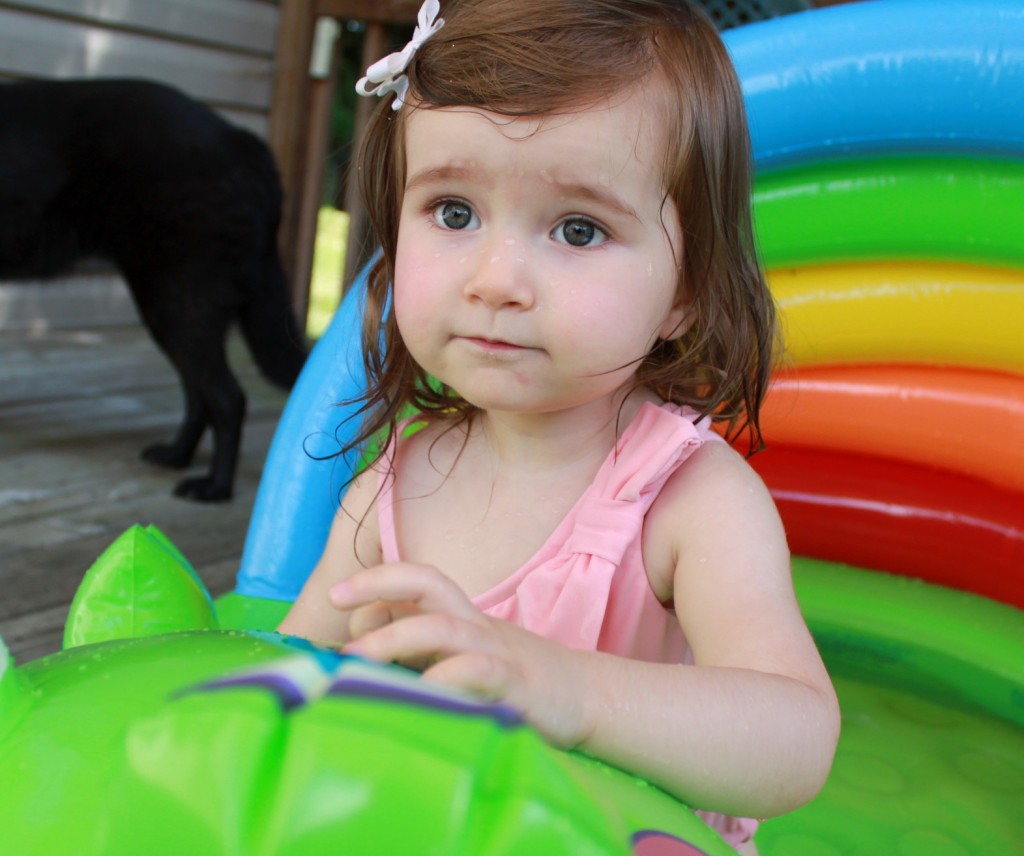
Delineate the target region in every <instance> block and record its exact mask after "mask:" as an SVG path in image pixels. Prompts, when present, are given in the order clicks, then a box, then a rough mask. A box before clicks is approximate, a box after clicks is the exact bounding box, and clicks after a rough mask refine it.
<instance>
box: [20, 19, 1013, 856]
mask: <svg viewBox="0 0 1024 856" xmlns="http://www.w3.org/2000/svg"><path fill="white" fill-rule="evenodd" d="M726 40H727V43H728V45H729V48H730V50H731V52H732V54H733V57H734V60H735V62H736V66H737V69H738V71H739V74H740V77H741V80H742V82H743V86H744V94H745V97H746V100H747V105H748V112H749V115H750V121H751V129H752V136H753V140H754V148H755V157H756V160H757V165H758V176H757V185H756V193H755V201H754V213H755V222H756V225H757V233H758V240H759V244H760V251H761V254H762V258H763V260H764V263H765V265H766V267H767V270H768V275H769V281H770V284H771V286H772V289H773V291H774V293H775V294H776V297H777V299H778V301H779V303H780V306H781V309H782V315H783V325H784V330H785V337H786V343H787V355H786V364H785V366H784V367H783V368H782V369H781V370H780V372H779V374H778V376H777V377H776V379H775V382H774V384H773V388H772V390H771V392H770V393H769V399H768V402H767V404H766V407H765V413H764V422H763V427H764V430H765V435H766V438H767V441H768V450H767V451H765V452H762V453H760V454H758V455H755V456H754V457H753V458H752V463H753V464H754V466H755V468H757V469H758V470H759V472H761V474H762V476H763V478H764V479H765V481H766V483H767V484H768V486H769V488H770V490H771V491H772V493H773V495H774V496H775V498H776V501H777V503H778V505H779V508H780V510H781V513H782V515H783V518H784V522H785V523H786V527H787V532H788V534H789V537H790V542H791V546H792V548H793V551H794V553H795V554H797V558H795V559H794V577H795V581H796V585H797V593H798V596H799V598H800V601H801V605H802V607H803V609H804V612H805V614H806V616H807V620H808V624H809V625H810V627H811V630H812V632H813V633H814V635H815V638H816V640H817V642H818V645H819V647H820V648H821V650H822V653H823V656H824V658H825V660H826V664H827V665H828V667H829V669H830V672H831V674H832V676H833V678H834V681H835V684H836V687H837V691H838V694H839V698H840V703H841V706H842V710H843V734H842V738H841V741H840V745H839V750H838V753H837V757H836V762H835V767H834V770H833V774H832V776H831V777H830V779H829V782H828V783H827V785H826V787H825V789H824V790H823V791H822V793H821V795H820V796H819V797H818V798H817V799H815V800H814V801H813V802H812V803H811V804H810V805H808V806H806V807H805V808H803V809H801V810H799V811H797V812H794V813H792V814H790V815H787V816H785V817H782V818H777V819H773V820H771V821H768V822H766V823H764V824H763V825H762V827H761V829H760V830H759V832H758V835H757V839H756V841H757V845H758V848H759V850H760V852H761V853H762V854H766V856H772V854H814V856H818V854H825V856H827V854H856V853H863V854H876V853H901V854H918V853H919V854H925V853H927V854H950V856H952V854H965V853H1011V852H1019V848H1020V842H1021V841H1024V819H1022V815H1021V812H1020V805H1021V804H1022V803H1024V728H1022V725H1024V613H1022V612H1021V607H1022V606H1024V458H1022V457H1021V449H1022V448H1024V409H1022V401H1024V337H1022V336H1021V335H1020V331H1021V329H1022V322H1024V250H1022V247H1024V244H1022V243H1021V241H1020V238H1019V235H1020V234H1022V233H1024V229H1022V226H1024V223H1022V222H1021V219H1022V212H1024V204H1022V203H1024V7H1021V4H1020V3H1018V2H1009V0H1002V1H1000V0H979V2H973V3H970V4H964V3H959V2H955V0H947V2H930V0H887V2H862V3H855V4H850V5H844V6H838V7H833V8H829V9H822V10H815V11H812V12H806V13H801V14H797V15H792V16H789V17H785V18H778V19H773V20H771V21H768V22H764V23H760V24H755V25H751V26H748V27H744V28H740V29H737V30H733V31H729V32H728V33H726ZM360 297H361V292H360V288H359V287H355V288H353V289H352V290H351V292H350V293H349V294H348V296H347V297H346V299H345V301H344V302H343V304H342V307H341V308H340V310H339V312H338V314H337V316H336V318H335V320H334V321H333V323H332V325H331V327H330V328H329V330H328V331H327V333H326V334H325V336H324V338H323V339H322V340H321V341H320V342H319V344H318V345H317V347H316V349H315V350H314V352H313V354H312V356H311V358H310V360H309V363H308V364H307V367H306V370H305V371H304V373H303V375H302V377H301V378H300V381H299V384H298V385H297V386H296V388H295V390H294V391H293V393H292V396H291V398H290V400H289V403H288V406H287V408H286V410H285V412H284V414H283V416H282V419H281V422H280V425H279V428H278V432H277V435H276V437H275V440H274V444H273V446H272V449H271V452H270V455H269V457H268V461H267V465H266V468H265V472H264V477H263V480H262V482H261V486H260V492H259V495H258V498H257V503H256V506H255V508H254V512H253V517H252V522H251V525H250V530H249V534H248V537H247V541H246V545H245V553H244V556H243V560H242V566H241V568H240V571H239V575H238V582H237V586H236V589H235V591H233V592H232V593H230V594H229V595H226V596H224V597H222V598H219V599H218V600H217V602H216V603H213V602H211V601H210V599H209V597H208V595H207V594H206V592H205V590H204V589H203V587H202V584H201V582H200V581H199V578H198V576H197V575H196V574H195V572H194V570H192V569H191V568H190V566H189V565H188V562H187V560H185V558H184V557H182V556H180V554H178V553H177V551H176V550H174V548H173V546H172V545H170V544H169V543H168V542H167V541H166V539H164V538H163V537H162V536H160V534H159V533H158V532H157V531H155V530H153V529H141V528H135V529H132V530H129V532H127V533H126V534H125V536H123V537H122V538H121V539H119V540H118V542H116V543H115V544H114V545H112V546H111V548H110V550H108V551H107V553H106V554H105V555H104V557H102V558H101V560H100V561H98V562H97V564H96V565H95V566H94V567H93V568H92V569H91V570H90V571H89V573H88V574H87V575H86V577H85V579H84V580H83V583H82V587H81V588H80V591H79V595H78V596H77V597H76V600H75V603H74V604H73V606H72V610H71V613H70V615H69V619H68V624H67V628H66V634H65V644H66V649H67V650H65V651H64V652H62V653H60V654H57V655H53V656H51V657H48V658H44V659H42V660H39V661H36V662H33V663H27V664H24V665H21V666H18V667H15V666H14V664H12V663H11V662H10V661H9V658H6V657H5V658H4V664H3V665H0V669H2V672H0V782H2V784H3V793H4V795H5V798H4V800H3V801H2V802H0V829H3V831H4V832H3V835H4V839H3V840H4V841H5V846H6V847H7V848H9V849H10V850H11V852H18V853H33V852H38V853H44V852H45V853H49V852H75V853H83V854H104V856H106V854H118V853H125V854H127V853H139V852H145V853H147V854H148V853H152V854H163V853H168V854H170V853H180V852H190V851H191V852H196V853H210V854H229V853H254V854H263V853H266V854H286V853H287V854H296V856H299V854H307V853H314V852H323V851H326V850H328V849H336V848H337V847H339V846H342V847H344V848H345V849H346V850H347V851H350V852H415V853H444V854H449V853H453V854H457V853H467V854H468V853H474V854H481V853H486V854H501V853H521V852H524V851H526V850H527V849H528V848H529V849H530V851H531V852H538V853H574V854H575V853H595V854H597V853H600V854H619V853H622V854H628V853H634V854H648V856H650V855H651V854H684V853H700V852H703V853H709V854H714V853H721V852H728V849H727V848H726V847H725V845H724V844H722V842H721V841H720V840H719V839H718V838H717V837H716V836H715V835H714V834H713V833H712V832H711V831H710V830H708V829H706V828H705V827H704V826H703V825H702V824H700V823H699V822H698V821H697V820H696V819H695V818H694V816H693V815H692V813H690V812H689V811H688V810H687V809H686V807H685V806H682V805H680V804H679V803H677V802H675V801H673V800H670V799H669V798H667V797H666V796H665V795H664V794H661V793H660V792H659V791H658V790H657V789H655V788H653V787H651V786H649V785H647V784H646V783H644V782H642V781H640V780H637V779H635V778H633V777H630V776H627V775H625V774H623V773H621V772H619V771H617V770H613V769H611V768H609V767H606V766H604V765H601V764H598V763H597V762H594V761H592V760H589V759H586V758H583V757H581V756H577V755H575V754H573V753H564V752H558V751H555V750H553V749H551V748H549V747H547V746H546V745H544V744H543V743H542V742H541V741H540V740H538V739H537V738H536V736H535V735H534V734H533V733H532V732H531V731H530V729H528V728H526V727H524V726H523V725H522V724H521V723H519V722H518V721H517V720H516V719H515V717H514V716H513V715H511V714H510V712H509V711H507V710H504V709H501V708H495V707H493V706H487V705H481V704H479V703H476V702H474V701H473V700H472V699H467V698H462V697H457V696H451V695H448V694H443V693H438V692H437V691H434V690H431V689H429V688H427V687H425V686H424V685H422V684H421V683H420V682H418V681H416V680H415V676H411V675H410V674H409V673H407V672H404V671H403V670H400V669H396V668H387V667H379V666H371V665H369V664H366V663H363V662H361V661H358V660H353V659H351V658H339V657H337V656H335V655H332V654H326V653H324V652H321V651H317V650H315V649H312V648H310V647H309V646H303V645H300V646H297V647H296V644H295V643H294V642H288V641H286V640H282V639H280V638H279V637H276V636H274V635H272V634H268V633H265V632H261V631H267V630H269V629H271V628H273V627H274V626H275V625H276V622H277V620H278V619H279V618H280V617H281V616H282V615H283V614H284V612H285V611H286V610H287V608H288V605H289V603H290V601H291V600H292V599H294V597H295V596H296V595H297V593H298V591H299V590H300V588H301V586H302V584H303V581H304V579H305V577H306V575H307V574H308V573H309V571H310V570H311V568H312V567H313V564H314V563H315V561H316V559H317V558H318V556H319V553H320V550H321V548H322V545H323V543H324V540H325V539H326V534H327V531H328V529H329V526H330V521H331V518H332V515H333V513H334V511H335V509H336V507H337V501H338V498H339V494H340V492H341V490H342V489H343V485H344V484H345V480H346V478H347V477H348V475H349V474H350V472H351V468H352V467H354V466H355V465H356V461H354V460H345V459H343V458H341V457H338V456H337V452H338V450H339V448H340V447H341V445H342V444H343V442H344V439H345V438H346V437H347V436H350V434H351V431H352V428H353V426H352V425H351V424H350V423H348V422H346V418H347V416H348V415H349V414H348V413H347V412H346V411H345V409H344V408H343V407H339V406H338V405H337V402H339V401H342V400H344V399H346V398H347V397H349V396H350V394H351V393H352V392H353V391H354V390H357V389H359V388H360V387H361V385H362V383H363V378H362V377H361V369H360V366H359V357H358V353H357V351H356V347H357V338H358V337H357V336H356V335H355V334H354V331H356V330H357V329H358V322H359V316H360V309H359V302H360Z"/></svg>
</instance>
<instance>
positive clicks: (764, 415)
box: [761, 366, 1024, 491]
mask: <svg viewBox="0 0 1024 856" xmlns="http://www.w3.org/2000/svg"><path fill="white" fill-rule="evenodd" d="M761 428H762V430H763V432H764V437H765V443H766V444H767V445H768V446H769V447H770V446H772V445H776V444H780V445H785V446H803V447H807V448H818V449H822V448H827V449H832V450H835V451H841V452H849V453H854V454H859V455H863V456H865V457H881V458H887V459H895V460H901V461H906V462H909V463H914V464H918V465H921V466H927V467H932V468H935V469H941V470H947V471H951V472H955V473H960V474H963V475H969V476H973V477H976V478H981V479H983V480H985V481H988V482H991V483H992V484H994V485H998V486H1000V487H1003V488H1006V489H1009V490H1013V491H1024V376H1020V375H1010V374H999V373H996V372H986V371H978V370H972V369H965V368H938V367H929V366H836V367H829V368H814V369H799V370H791V371H786V372H782V373H780V374H779V375H778V376H777V377H776V378H775V379H773V381H772V385H771V387H770V389H769V392H768V395H767V396H766V399H765V403H764V407H763V408H762V411H761Z"/></svg>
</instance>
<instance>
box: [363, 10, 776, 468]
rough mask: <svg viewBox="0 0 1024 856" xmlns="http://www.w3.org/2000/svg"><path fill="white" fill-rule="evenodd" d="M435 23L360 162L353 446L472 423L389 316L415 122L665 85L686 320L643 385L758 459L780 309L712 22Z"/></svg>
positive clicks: (735, 86) (555, 106)
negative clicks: (434, 111)
mask: <svg viewBox="0 0 1024 856" xmlns="http://www.w3.org/2000/svg"><path fill="white" fill-rule="evenodd" d="M441 17H443V18H444V20H445V25H444V27H443V28H442V29H441V30H440V32H438V33H436V34H435V35H433V36H432V37H431V38H429V39H428V40H427V41H426V42H425V43H424V44H423V45H422V47H420V49H419V50H418V52H417V53H416V55H415V58H414V59H413V61H412V63H411V65H410V67H409V69H408V74H409V80H410V91H409V95H408V97H407V102H406V104H405V105H404V106H403V107H402V108H401V109H400V110H398V111H393V110H392V109H391V100H392V97H393V96H389V97H387V98H384V99H382V103H381V104H380V105H379V106H378V108H377V110H376V111H375V113H374V115H373V117H372V119H371V122H370V125H369V127H368V129H367V133H366V136H365V138H364V140H363V144H362V147H361V151H360V159H359V163H360V166H359V181H360V187H361V190H362V194H363V198H364V201H365V204H366V206H367V212H368V216H369V220H370V224H371V226H372V228H373V230H374V232H375V235H376V238H377V240H379V242H380V245H381V250H382V253H381V255H380V257H379V258H378V260H377V261H376V262H375V263H374V265H373V267H372V268H371V270H370V273H369V281H368V290H367V298H366V311H365V314H364V322H363V333H362V336H363V353H364V361H365V364H366V372H367V390H366V392H365V394H364V395H363V396H362V397H361V398H360V399H359V401H360V403H361V405H362V406H361V408H360V409H359V413H360V414H362V415H363V416H364V420H365V421H364V424H363V426H362V428H361V430H360V431H359V432H358V433H357V435H356V436H355V438H354V440H353V442H352V446H359V445H362V444H364V443H366V442H367V441H368V440H370V439H371V438H374V437H378V439H381V437H380V436H379V435H381V433H382V432H383V436H382V439H383V442H382V444H381V446H380V447H379V448H384V447H386V445H387V441H388V440H390V437H391V435H392V433H393V432H394V430H395V426H396V423H397V421H398V419H399V418H400V417H401V416H402V414H403V413H404V412H406V411H408V410H409V409H410V408H415V409H416V410H419V411H422V412H425V413H428V414H435V415H444V416H445V417H448V418H461V419H465V418H468V417H470V416H471V415H472V413H473V412H474V408H473V406H472V405H470V404H469V403H468V402H466V401H464V400H463V399H462V398H461V397H460V396H459V395H458V393H457V392H455V391H454V390H452V389H450V388H448V387H446V386H444V385H441V384H438V383H436V382H434V381H431V380H430V379H429V378H428V377H427V376H426V374H425V373H424V372H423V370H422V369H421V368H420V367H419V366H418V365H417V364H416V363H415V361H414V360H413V358H412V357H411V355H410V354H409V352H408V350H407V349H406V347H405V344H404V343H403V341H402V337H401V335H400V333H399V330H398V325H397V323H396V320H395V314H394V311H393V310H392V309H391V303H390V294H391V283H392V281H393V277H394V270H395V255H396V250H397V244H398V225H399V212H400V210H401V205H402V196H403V188H404V185H405V178H406V177H405V157H404V136H405V135H404V124H405V122H404V117H405V116H407V115H408V111H409V110H412V109H431V108H437V107H452V106H475V107H481V108H485V109H486V110H488V111H491V112H493V113H498V114H502V115H507V116H512V117H515V116H534V117H536V116H545V115H555V114H559V113H573V112H576V111H579V110H581V109H587V108H588V107H590V106H593V105H595V104H597V103H599V102H601V101H604V100H606V99H607V98H609V97H610V96H612V95H614V94H617V93H625V92H627V91H628V90H630V89H633V88H635V87H636V86H637V85H638V84H639V83H641V82H643V81H646V80H650V79H651V78H652V77H653V76H655V75H657V77H658V79H659V83H660V84H661V87H662V89H663V90H667V91H665V93H664V95H663V97H662V98H661V99H659V101H661V102H662V103H664V105H665V108H666V113H667V115H666V116H665V117H664V127H665V129H666V133H667V141H666V142H667V146H666V153H665V168H664V185H665V192H666V195H667V197H668V198H669V199H670V200H671V201H672V202H673V203H674V204H675V206H676V210H677V212H678V215H679V222H680V224H681V226H682V231H683V258H682V260H681V265H680V281H679V289H680V293H681V294H684V295H685V296H686V297H687V299H689V300H690V301H691V303H690V313H691V316H690V317H692V323H691V324H690V326H689V327H688V329H687V330H686V332H685V333H684V334H683V335H682V336H681V337H680V338H678V339H674V340H670V341H669V340H663V341H659V342H658V343H657V344H656V345H655V346H654V348H653V349H652V350H651V351H650V353H648V354H647V356H646V357H645V358H644V359H643V360H642V362H641V363H640V364H639V367H638V370H637V374H636V377H635V384H636V386H645V387H648V388H650V389H651V390H653V391H654V392H655V393H656V394H657V395H659V396H660V397H661V398H662V399H664V400H666V401H671V402H674V403H676V404H686V405H690V406H692V407H694V408H696V409H697V410H699V411H700V412H701V413H702V414H710V415H711V416H712V417H713V419H714V420H716V421H719V422H724V423H725V425H726V426H727V427H726V433H727V435H728V436H729V437H730V438H735V437H736V436H737V435H739V434H740V433H742V432H743V430H744V429H745V428H746V429H747V430H748V432H749V434H750V441H751V448H752V449H753V450H756V449H757V448H759V446H760V442H761V435H760V428H759V425H758V412H759V409H760V406H761V401H762V399H763V396H764V392H765V388H766V386H767V383H768V378H769V373H770V370H771V365H772V356H773V349H774V343H775V337H776V328H775V310H774V304H773V302H772V299H771V296H770V294H769V292H768V289H767V287H766V286H765V283H764V279H763V277H762V274H761V272H760V270H759V268H758V265H757V262H756V258H755V252H754V242H753V236H752V229H751V222H750V184H751V177H750V172H751V157H750V143H749V137H748V132H747V126H746V116H745V111H744V107H743V100H742V96H741V94H740V88H739V83H738V81H737V79H736V75H735V72H734V70H733V67H732V64H731V62H730V60H729V57H728V54H727V53H726V50H725V47H724V45H723V44H722V42H721V39H720V38H719V36H718V33H717V31H716V30H715V28H714V26H713V25H712V24H711V23H710V21H709V20H708V19H707V18H706V17H705V15H704V13H703V12H702V11H700V10H698V9H696V8H695V7H694V6H692V5H691V4H690V3H688V2H686V0H447V2H445V0H442V4H441ZM628 287H629V284H628V283H623V288H628Z"/></svg>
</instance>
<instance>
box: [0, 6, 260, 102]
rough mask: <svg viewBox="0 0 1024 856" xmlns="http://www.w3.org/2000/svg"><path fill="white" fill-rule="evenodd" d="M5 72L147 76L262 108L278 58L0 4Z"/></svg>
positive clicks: (205, 96)
mask: <svg viewBox="0 0 1024 856" xmlns="http://www.w3.org/2000/svg"><path fill="white" fill-rule="evenodd" d="M0 34H2V36H0V71H3V72H4V73H6V74H12V75H18V76H27V77H58V78H65V77H148V78H152V79H155V80H160V81H163V82H164V83H169V84H171V85H172V86H177V87H178V88H179V89H182V90H184V91H185V92H187V93H189V94H190V95H192V96H193V97H195V98H198V99H199V100H201V101H206V102H208V103H211V104H214V105H217V106H220V107H235V108H239V107H247V108H250V109H254V110H257V111H261V110H264V109H265V108H266V106H267V105H268V104H269V103H270V95H271V79H272V74H273V62H272V60H271V59H270V58H267V57H260V56H254V55H251V54H238V53H226V52H224V51H221V50H214V49H212V48H208V47H204V46H200V45H191V44H183V43H176V42H167V41H161V40H159V39H155V38H152V37H149V36H143V35H138V34H134V33H124V32H117V31H114V30H109V29H101V28H98V27H89V26H83V25H81V24H77V23H74V22H71V21H65V20H60V19H57V18H46V17H41V16H39V15H30V14H26V13H24V12H19V11H15V10H10V9H0Z"/></svg>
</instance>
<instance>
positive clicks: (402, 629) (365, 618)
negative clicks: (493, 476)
mask: <svg viewBox="0 0 1024 856" xmlns="http://www.w3.org/2000/svg"><path fill="white" fill-rule="evenodd" d="M329 598H330V602H331V604H332V606H334V607H335V608H337V609H339V610H346V611H347V610H351V615H350V616H349V638H350V639H351V640H352V641H351V642H349V644H347V645H346V646H345V647H344V649H343V650H344V651H345V653H350V654H359V655H361V656H364V657H368V658H369V659H372V660H378V661H382V662H396V663H401V664H403V665H405V666H409V667H411V668H416V669H423V670H424V671H423V676H424V677H425V678H427V679H428V680H431V681H433V682H435V683H438V684H443V685H445V686H449V687H454V688H457V689H461V690H466V691H469V692H472V693H475V694H476V695H478V696H482V697H483V698H486V699H488V700H491V701H500V702H503V703H505V704H508V705H510V706H511V707H513V708H515V709H516V710H517V711H519V713H520V714H521V715H522V716H523V717H524V718H525V719H526V720H527V721H528V722H529V723H530V724H531V725H532V726H533V727H534V728H536V729H537V730H538V731H539V732H540V733H541V734H543V735H544V737H545V738H546V739H547V740H548V741H550V742H551V743H553V744H555V745H556V746H562V747H570V746H575V745H577V744H578V743H580V742H581V741H582V740H583V739H584V738H585V737H586V726H585V723H584V690H585V683H586V682H585V680H584V677H583V663H582V662H581V657H584V656H585V655H584V654H581V653H580V652H576V651H570V650H569V649H567V648H564V647H562V646H561V645H558V644H557V643H555V642H550V641H548V640H546V639H543V638H541V637H540V636H537V635H536V634H534V633H530V632H528V631H526V630H523V629H521V628H519V627H516V626H515V625H513V624H510V623H508V622H505V621H501V620H499V619H496V618H491V617H489V616H487V615H484V614H483V613H482V612H480V611H479V610H478V609H477V608H476V607H475V606H473V604H472V602H471V601H470V600H469V598H468V597H466V595H465V594H464V593H463V591H462V590H461V589H460V588H459V587H458V586H457V585H455V583H453V582H452V581H451V580H450V579H448V577H446V576H445V575H444V574H442V573H441V572H440V571H438V570H437V569H436V568H434V567H431V566H429V565H414V564H410V563H406V562H398V563H395V564H391V565H378V566H377V567H374V568H369V569H367V570H364V571H359V572H357V573H355V574H353V575H352V576H350V577H348V578H347V579H346V580H345V581H343V582H341V583H338V584H337V585H335V586H333V587H332V588H331V589H330V593H329Z"/></svg>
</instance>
